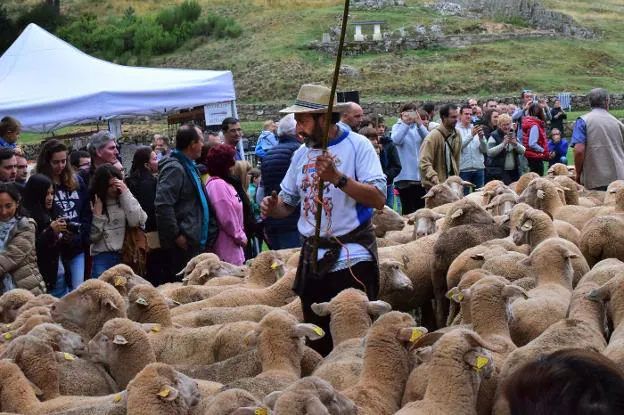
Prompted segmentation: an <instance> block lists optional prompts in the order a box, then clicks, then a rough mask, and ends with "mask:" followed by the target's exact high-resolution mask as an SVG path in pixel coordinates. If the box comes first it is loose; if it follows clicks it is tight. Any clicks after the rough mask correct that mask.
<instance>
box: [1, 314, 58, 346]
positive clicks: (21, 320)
mask: <svg viewBox="0 0 624 415" xmlns="http://www.w3.org/2000/svg"><path fill="white" fill-rule="evenodd" d="M35 316H43V317H50V309H49V308H47V307H32V308H29V309H28V310H26V311H25V312H23V313H21V314H20V315H18V316H17V318H16V319H15V321H13V322H12V323H9V324H5V325H4V326H3V327H2V328H0V333H4V334H3V338H4V340H10V339H11V338H13V337H14V336H15V334H16V332H17V331H18V330H20V329H21V328H22V326H24V325H25V324H26V322H27V321H28V320H29V319H30V318H31V317H35ZM31 328H32V327H31ZM24 334H25V333H24Z"/></svg>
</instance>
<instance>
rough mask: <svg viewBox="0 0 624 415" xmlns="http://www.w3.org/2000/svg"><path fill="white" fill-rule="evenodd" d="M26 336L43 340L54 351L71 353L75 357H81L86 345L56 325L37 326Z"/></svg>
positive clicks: (73, 334) (78, 337)
mask: <svg viewBox="0 0 624 415" xmlns="http://www.w3.org/2000/svg"><path fill="white" fill-rule="evenodd" d="M28 334H29V335H31V336H33V337H37V338H39V339H42V340H44V341H45V342H46V343H48V344H49V345H50V346H52V349H53V350H54V351H58V352H64V353H71V354H73V355H77V356H82V355H83V353H84V352H85V348H86V345H85V342H84V340H83V339H82V337H80V336H79V335H78V334H76V333H74V332H73V331H70V330H67V329H65V328H63V327H61V326H59V325H58V324H52V323H43V324H39V325H38V326H36V327H35V328H33V329H32V330H31V331H30V332H28Z"/></svg>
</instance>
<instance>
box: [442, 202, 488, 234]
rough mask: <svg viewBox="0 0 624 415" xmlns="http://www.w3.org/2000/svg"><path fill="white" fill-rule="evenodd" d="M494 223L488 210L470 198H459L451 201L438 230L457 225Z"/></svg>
mask: <svg viewBox="0 0 624 415" xmlns="http://www.w3.org/2000/svg"><path fill="white" fill-rule="evenodd" d="M493 223H495V221H494V218H493V217H492V215H490V214H489V213H488V212H486V211H485V209H483V207H481V206H479V205H478V204H476V203H475V202H473V201H472V200H470V199H461V200H458V201H457V202H455V203H453V206H452V207H451V209H449V211H448V212H447V214H446V217H445V218H444V221H442V224H441V226H440V229H439V231H440V232H442V231H445V230H447V229H449V228H453V227H455V226H459V225H470V224H485V225H491V224H493Z"/></svg>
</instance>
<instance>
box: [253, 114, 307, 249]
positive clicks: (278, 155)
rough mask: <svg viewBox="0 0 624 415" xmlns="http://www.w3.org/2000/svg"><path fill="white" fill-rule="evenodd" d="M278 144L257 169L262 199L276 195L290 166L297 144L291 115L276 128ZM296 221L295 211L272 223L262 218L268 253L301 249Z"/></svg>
mask: <svg viewBox="0 0 624 415" xmlns="http://www.w3.org/2000/svg"><path fill="white" fill-rule="evenodd" d="M277 138H278V140H279V141H278V143H277V145H276V146H275V147H273V148H272V149H271V150H269V151H268V152H267V156H266V157H265V158H264V160H263V161H262V165H261V166H260V174H261V176H262V191H261V193H263V194H264V195H267V196H269V195H271V194H272V193H273V192H276V193H279V191H280V183H281V182H282V180H283V179H284V176H285V175H286V171H287V170H288V167H289V166H290V160H291V158H292V155H293V153H294V152H295V150H297V149H298V148H299V147H301V142H300V141H299V139H298V136H297V122H296V121H295V116H294V115H293V114H288V115H286V116H285V117H283V118H282V119H281V120H280V122H279V126H278V127H277ZM298 220H299V209H298V208H295V209H293V212H292V213H291V214H290V215H288V216H287V217H285V218H282V219H274V218H271V217H267V218H264V221H263V222H264V234H265V235H266V238H267V242H268V244H269V247H270V248H271V249H287V248H297V247H300V246H301V241H300V239H299V231H298V230H297V221H298Z"/></svg>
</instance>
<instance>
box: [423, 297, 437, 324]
mask: <svg viewBox="0 0 624 415" xmlns="http://www.w3.org/2000/svg"><path fill="white" fill-rule="evenodd" d="M420 313H421V322H420V325H421V326H424V327H426V328H427V330H429V331H433V330H434V329H435V327H436V320H435V311H434V302H433V300H430V301H427V302H426V303H425V304H424V305H423V306H421V307H420Z"/></svg>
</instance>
